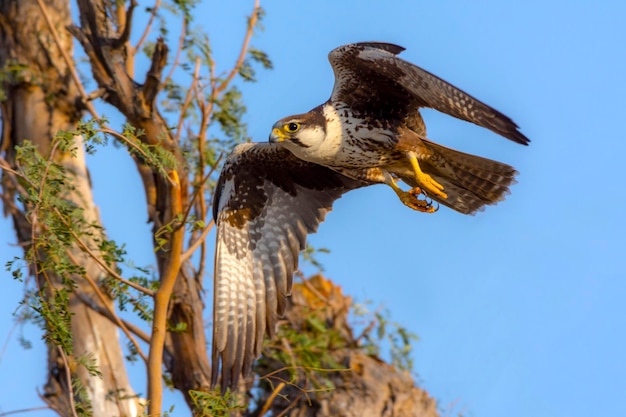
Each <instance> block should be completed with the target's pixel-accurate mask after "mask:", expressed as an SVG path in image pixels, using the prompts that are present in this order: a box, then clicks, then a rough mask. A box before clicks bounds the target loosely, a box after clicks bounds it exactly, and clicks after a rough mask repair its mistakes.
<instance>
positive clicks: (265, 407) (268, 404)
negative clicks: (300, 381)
mask: <svg viewBox="0 0 626 417" xmlns="http://www.w3.org/2000/svg"><path fill="white" fill-rule="evenodd" d="M285 385H286V384H285V383H284V382H281V383H280V384H278V386H277V387H276V388H274V390H273V391H272V393H271V394H270V396H269V397H267V400H266V401H265V404H263V408H261V412H260V413H259V416H258V417H263V416H264V415H265V413H267V412H268V411H269V410H270V407H271V406H272V403H273V402H274V399H275V398H276V396H278V394H279V393H280V392H281V391H282V390H283V388H285Z"/></svg>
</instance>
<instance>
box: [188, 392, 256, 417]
mask: <svg viewBox="0 0 626 417" xmlns="http://www.w3.org/2000/svg"><path fill="white" fill-rule="evenodd" d="M189 396H190V397H191V401H192V402H193V405H194V410H193V411H194V415H195V416H202V417H204V416H206V417H227V416H230V415H231V414H232V413H233V412H236V411H243V410H245V409H246V408H247V406H246V405H245V404H242V403H241V402H240V400H239V398H238V397H237V396H236V395H234V394H232V393H231V392H230V391H227V392H226V394H225V395H224V396H223V397H222V396H221V395H220V393H219V391H209V392H202V391H194V390H191V391H189Z"/></svg>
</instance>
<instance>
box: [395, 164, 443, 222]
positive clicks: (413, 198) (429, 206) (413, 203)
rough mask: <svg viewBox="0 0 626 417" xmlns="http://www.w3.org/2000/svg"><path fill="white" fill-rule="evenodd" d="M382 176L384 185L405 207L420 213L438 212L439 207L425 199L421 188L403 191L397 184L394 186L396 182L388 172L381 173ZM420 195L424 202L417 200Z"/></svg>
mask: <svg viewBox="0 0 626 417" xmlns="http://www.w3.org/2000/svg"><path fill="white" fill-rule="evenodd" d="M383 175H384V177H385V184H387V185H389V186H390V187H391V189H392V190H393V191H394V192H395V193H396V194H397V195H398V197H399V198H400V201H402V203H403V204H404V205H405V206H407V207H410V208H412V209H413V210H416V211H421V212H422V213H434V212H436V211H437V210H439V206H436V207H435V206H433V202H432V200H430V199H427V198H426V194H424V193H423V192H422V190H421V188H419V187H415V188H413V189H410V190H409V191H404V190H403V189H402V188H400V187H398V184H396V181H397V180H396V179H395V178H393V177H392V176H391V175H390V174H389V173H388V172H386V171H383ZM420 195H423V196H424V197H425V198H424V200H420V199H419V196H420Z"/></svg>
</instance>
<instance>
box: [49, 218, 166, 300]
mask: <svg viewBox="0 0 626 417" xmlns="http://www.w3.org/2000/svg"><path fill="white" fill-rule="evenodd" d="M60 215H61V214H60V213H59V216H60ZM71 233H72V237H73V238H74V240H75V241H76V243H78V245H79V246H80V248H81V249H82V250H83V251H85V252H86V253H87V254H88V255H89V257H91V258H92V259H93V260H94V261H96V263H97V264H98V265H100V267H101V268H102V269H104V270H105V271H106V272H107V274H109V275H111V276H112V277H113V278H115V279H116V280H118V281H120V282H121V283H124V284H126V285H128V286H129V287H131V288H134V289H136V290H137V291H139V292H141V293H143V294H145V295H147V296H150V297H154V291H152V290H150V289H148V288H146V287H143V286H141V285H139V284H137V283H135V282H132V281H129V280H127V279H126V278H124V277H122V276H121V275H120V274H118V273H117V272H115V271H114V270H113V269H112V268H111V267H110V266H109V265H107V264H106V262H104V261H103V260H102V259H100V257H99V256H97V255H96V254H95V253H94V252H93V251H92V250H91V248H89V246H87V245H86V244H85V242H83V241H82V240H81V239H80V237H79V236H78V235H77V234H76V232H75V231H73V230H72V232H71Z"/></svg>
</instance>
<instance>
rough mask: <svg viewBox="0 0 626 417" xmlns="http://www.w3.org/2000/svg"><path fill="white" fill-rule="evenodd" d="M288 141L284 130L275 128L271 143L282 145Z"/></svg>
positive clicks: (271, 135)
mask: <svg viewBox="0 0 626 417" xmlns="http://www.w3.org/2000/svg"><path fill="white" fill-rule="evenodd" d="M285 139H287V136H286V135H285V134H284V133H283V131H282V130H280V129H279V128H277V127H275V128H274V129H272V133H271V134H270V143H280V142H283V141H284V140H285Z"/></svg>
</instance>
